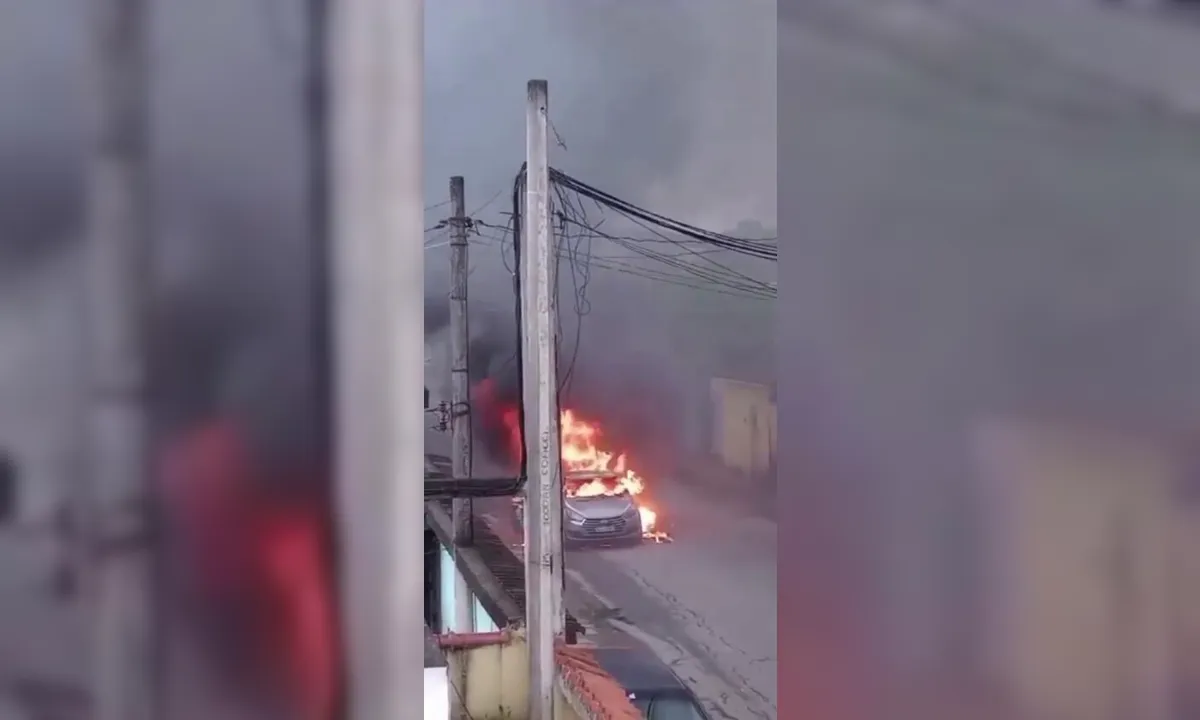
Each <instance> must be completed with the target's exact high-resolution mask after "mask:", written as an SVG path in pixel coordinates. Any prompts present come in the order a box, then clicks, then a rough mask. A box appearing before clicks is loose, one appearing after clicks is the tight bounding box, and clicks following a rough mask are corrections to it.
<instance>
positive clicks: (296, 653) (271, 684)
mask: <svg viewBox="0 0 1200 720" xmlns="http://www.w3.org/2000/svg"><path fill="white" fill-rule="evenodd" d="M265 472H266V471H265V470H264V469H263V466H262V464H261V463H260V462H258V460H257V458H256V457H255V455H254V453H253V450H252V448H251V447H250V446H249V443H247V442H246V440H245V435H244V434H243V433H241V432H240V431H239V429H238V427H237V425H236V424H235V423H233V422H230V421H217V422H213V423H211V424H209V425H206V426H204V427H201V428H199V429H198V430H195V431H193V432H191V433H189V434H187V435H186V436H185V437H183V438H182V439H181V440H180V441H179V442H177V443H176V444H175V445H173V446H172V447H171V448H170V449H169V451H168V453H167V456H166V459H165V464H164V474H163V477H164V482H165V483H166V487H165V493H164V495H165V497H166V502H167V505H168V508H169V510H168V511H169V513H170V515H171V516H172V529H173V530H174V535H175V537H176V538H178V541H179V542H178V545H179V546H180V550H181V552H182V557H181V558H180V559H181V560H182V562H183V565H184V567H185V568H186V570H185V572H186V574H187V575H188V580H189V584H190V585H191V586H192V588H193V590H194V593H195V595H196V600H197V601H198V602H199V603H201V604H204V605H205V606H207V607H209V608H220V609H221V610H220V612H221V613H222V614H224V615H228V614H229V613H234V614H236V615H237V616H238V623H237V625H238V627H239V628H243V629H246V630H247V631H248V632H250V633H252V634H253V637H251V638H241V640H248V641H249V643H248V644H249V645H250V646H251V647H252V648H253V650H254V654H253V657H254V663H255V667H254V668H253V671H254V674H255V676H256V677H255V680H256V681H257V683H258V684H260V685H261V688H260V689H261V690H262V691H263V692H268V693H272V692H280V691H281V692H282V694H283V695H284V697H281V698H276V700H277V701H279V702H281V703H282V704H284V705H286V706H287V707H289V708H292V709H293V716H294V717H296V718H297V719H298V720H300V719H302V720H333V718H334V717H335V712H336V701H337V696H338V692H337V690H338V687H337V686H338V680H339V677H340V676H339V658H338V647H339V645H338V635H337V627H336V614H335V612H336V611H335V606H334V602H333V599H334V597H335V595H334V584H333V579H334V576H333V572H332V563H331V558H330V557H329V547H330V543H329V542H328V536H329V533H328V524H329V523H328V517H329V516H328V513H327V512H326V511H325V508H323V507H321V506H320V505H319V504H318V503H316V502H314V501H313V500H311V499H306V500H301V499H297V498H296V497H283V496H281V495H280V493H279V492H278V491H270V490H268V489H267V488H278V487H281V486H282V487H286V484H281V483H279V482H277V480H278V478H268V477H265V476H264V473H265ZM272 481H276V482H272ZM216 661H217V662H220V660H216Z"/></svg>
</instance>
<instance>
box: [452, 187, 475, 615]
mask: <svg viewBox="0 0 1200 720" xmlns="http://www.w3.org/2000/svg"><path fill="white" fill-rule="evenodd" d="M464 195H465V188H464V187H463V179H462V177H461V176H459V175H455V176H454V177H452V178H450V206H451V209H452V211H453V213H454V216H453V218H452V219H451V220H450V222H451V223H452V225H451V230H452V232H453V235H452V236H451V240H450V437H451V444H452V447H451V449H450V452H451V456H450V464H451V468H452V470H451V472H452V473H453V474H454V477H456V478H469V477H471V379H470V373H469V372H468V366H467V364H468V362H469V358H468V351H467V348H468V345H469V344H470V328H469V326H468V321H467V220H468V218H467V209H466V198H465V197H464ZM453 502H454V506H453V515H454V544H455V546H457V547H470V545H471V543H472V542H473V541H474V525H473V522H472V521H473V518H472V517H471V515H472V512H473V508H472V503H471V498H455V499H454V501H453ZM454 583H455V587H454V619H455V623H456V624H455V627H457V628H459V632H473V631H474V630H475V623H474V613H473V612H472V610H473V609H474V607H473V604H472V593H471V589H470V588H469V587H467V580H466V578H465V577H464V576H463V574H462V573H461V572H457V573H455V574H454Z"/></svg>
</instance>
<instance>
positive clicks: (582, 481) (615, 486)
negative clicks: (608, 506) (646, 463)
mask: <svg viewBox="0 0 1200 720" xmlns="http://www.w3.org/2000/svg"><path fill="white" fill-rule="evenodd" d="M563 489H564V490H565V491H566V494H567V497H571V498H589V497H604V496H612V495H621V494H623V493H624V492H625V488H624V486H622V485H621V483H620V482H618V481H617V478H616V477H605V476H600V477H568V478H566V479H565V481H564V483H563Z"/></svg>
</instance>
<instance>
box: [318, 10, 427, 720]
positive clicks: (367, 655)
mask: <svg viewBox="0 0 1200 720" xmlns="http://www.w3.org/2000/svg"><path fill="white" fill-rule="evenodd" d="M330 11H331V17H330V21H331V26H330V30H331V35H330V56H331V69H332V72H331V83H330V91H331V96H330V101H331V116H330V120H331V127H332V145H331V150H332V157H333V161H332V169H333V206H332V217H333V227H334V234H333V241H332V242H333V247H332V254H333V265H334V273H333V282H332V287H331V291H332V292H331V294H332V300H333V305H334V316H333V335H334V362H333V366H334V378H333V388H334V391H335V393H336V400H335V413H334V418H335V434H334V437H335V444H336V447H335V450H334V458H335V468H336V470H335V476H334V477H335V483H336V485H337V489H336V499H337V513H338V514H337V521H338V522H337V526H338V530H339V549H340V552H341V562H340V567H341V586H342V587H341V589H342V602H341V609H342V613H343V615H342V620H343V622H342V627H343V629H344V632H345V636H344V637H345V639H346V643H345V647H346V661H347V680H348V695H349V698H348V700H349V706H350V712H349V716H350V717H351V718H354V719H355V720H390V719H392V718H407V717H413V715H414V711H413V707H415V706H416V704H417V703H418V702H419V701H418V700H417V698H420V697H422V696H423V690H424V685H423V676H422V671H421V669H422V667H423V665H424V642H425V635H424V622H423V615H424V613H423V606H424V590H423V587H424V582H423V581H424V562H423V554H424V533H423V528H424V520H425V515H424V507H425V495H424V478H425V459H424V450H425V448H424V437H425V436H424V432H425V427H424V409H423V403H422V387H423V383H422V377H423V373H424V328H423V326H424V312H423V304H424V297H423V296H424V271H423V264H422V263H423V249H424V215H425V213H424V204H423V202H422V199H423V192H422V177H421V172H422V155H421V145H422V140H423V138H422V116H421V113H422V107H421V105H422V75H423V67H422V58H423V52H424V46H423V39H424V4H423V3H422V2H421V0H341V1H340V2H337V3H333V4H332V5H331V6H330Z"/></svg>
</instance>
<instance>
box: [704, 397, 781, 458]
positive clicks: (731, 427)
mask: <svg viewBox="0 0 1200 720" xmlns="http://www.w3.org/2000/svg"><path fill="white" fill-rule="evenodd" d="M710 393H711V402H712V409H713V439H712V452H713V453H714V454H715V455H717V456H718V457H720V458H721V459H723V460H724V461H725V464H726V465H728V466H729V467H731V468H735V469H738V470H741V471H743V472H745V473H750V472H762V471H764V470H766V469H767V468H768V467H769V466H770V463H771V458H772V457H773V456H774V454H775V447H776V445H775V438H776V428H777V419H776V410H775V403H773V402H772V401H771V389H770V388H769V387H768V386H766V385H759V384H756V383H748V382H742V381H740V380H729V379H726V378H713V379H712V382H711V386H710Z"/></svg>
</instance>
